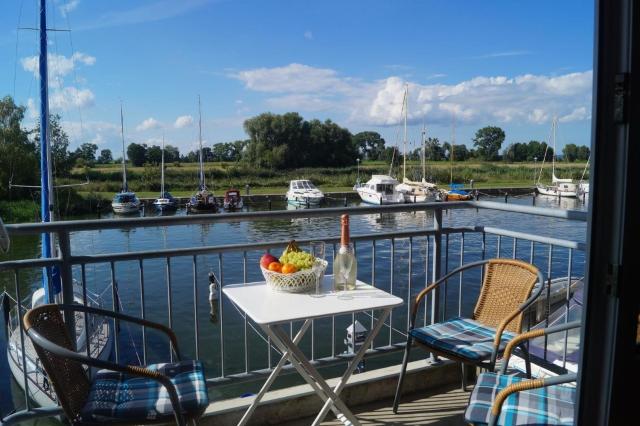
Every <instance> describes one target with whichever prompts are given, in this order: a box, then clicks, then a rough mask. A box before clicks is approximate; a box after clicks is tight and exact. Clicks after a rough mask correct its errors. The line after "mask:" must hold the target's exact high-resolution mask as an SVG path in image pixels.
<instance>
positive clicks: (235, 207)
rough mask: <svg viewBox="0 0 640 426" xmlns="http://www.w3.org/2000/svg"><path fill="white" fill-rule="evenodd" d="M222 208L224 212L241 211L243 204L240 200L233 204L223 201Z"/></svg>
mask: <svg viewBox="0 0 640 426" xmlns="http://www.w3.org/2000/svg"><path fill="white" fill-rule="evenodd" d="M223 207H224V209H225V210H242V208H243V207H244V203H243V202H242V199H240V200H238V201H237V202H235V203H232V202H229V201H226V200H225V201H224V203H223Z"/></svg>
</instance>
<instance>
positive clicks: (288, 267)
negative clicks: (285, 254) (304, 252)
mask: <svg viewBox="0 0 640 426" xmlns="http://www.w3.org/2000/svg"><path fill="white" fill-rule="evenodd" d="M294 272H298V268H296V265H294V264H292V263H285V264H284V265H283V266H282V273H283V274H293V273H294Z"/></svg>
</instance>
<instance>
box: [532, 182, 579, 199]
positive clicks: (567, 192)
mask: <svg viewBox="0 0 640 426" xmlns="http://www.w3.org/2000/svg"><path fill="white" fill-rule="evenodd" d="M561 185H562V186H558V185H551V186H547V185H537V186H536V190H537V191H538V193H539V194H542V195H550V196H552V197H572V198H576V197H581V196H582V191H580V188H579V187H578V186H577V185H575V184H561Z"/></svg>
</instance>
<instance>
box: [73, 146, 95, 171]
mask: <svg viewBox="0 0 640 426" xmlns="http://www.w3.org/2000/svg"><path fill="white" fill-rule="evenodd" d="M96 152H98V145H95V144H92V143H83V144H82V145H80V146H79V147H78V148H76V150H75V152H74V153H73V157H74V158H75V159H78V158H82V159H84V161H85V164H86V165H88V166H91V165H93V164H94V163H95V162H96Z"/></svg>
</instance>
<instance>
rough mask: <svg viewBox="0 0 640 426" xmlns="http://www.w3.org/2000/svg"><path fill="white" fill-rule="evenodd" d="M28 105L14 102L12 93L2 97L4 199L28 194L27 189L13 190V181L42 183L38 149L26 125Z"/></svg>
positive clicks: (0, 193)
mask: <svg viewBox="0 0 640 426" xmlns="http://www.w3.org/2000/svg"><path fill="white" fill-rule="evenodd" d="M24 112H25V108H24V107H23V106H18V105H16V104H15V103H14V101H13V98H11V96H5V97H4V98H2V99H0V199H3V200H7V199H9V198H13V197H18V198H19V197H26V196H27V195H28V192H27V191H26V190H20V189H14V190H11V191H9V186H8V185H7V184H8V183H9V182H10V181H11V182H12V183H14V184H18V185H34V184H38V182H39V179H38V177H37V176H34V175H37V173H38V172H37V170H38V169H39V165H38V158H39V157H38V153H37V151H36V145H35V144H34V143H33V142H31V141H30V140H29V133H30V132H29V131H27V130H25V129H23V128H22V120H23V119H24Z"/></svg>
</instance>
